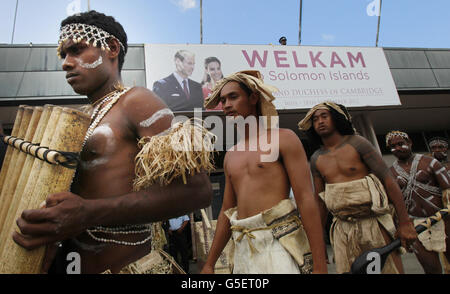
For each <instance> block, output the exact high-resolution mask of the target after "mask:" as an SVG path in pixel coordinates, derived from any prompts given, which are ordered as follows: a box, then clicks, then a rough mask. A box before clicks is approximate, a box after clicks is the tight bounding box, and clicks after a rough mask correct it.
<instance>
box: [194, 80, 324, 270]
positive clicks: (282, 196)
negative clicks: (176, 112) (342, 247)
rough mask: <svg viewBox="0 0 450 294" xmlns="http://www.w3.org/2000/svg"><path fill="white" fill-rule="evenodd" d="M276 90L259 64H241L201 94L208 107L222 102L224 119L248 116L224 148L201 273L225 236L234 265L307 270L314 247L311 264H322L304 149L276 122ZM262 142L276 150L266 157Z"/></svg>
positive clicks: (320, 239) (321, 245) (210, 266)
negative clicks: (220, 188)
mask: <svg viewBox="0 0 450 294" xmlns="http://www.w3.org/2000/svg"><path fill="white" fill-rule="evenodd" d="M275 91H277V90H276V88H274V87H271V86H269V85H266V84H264V83H263V81H262V79H261V75H260V73H259V72H258V71H245V72H238V73H235V74H233V75H231V76H229V77H226V78H224V79H222V80H221V81H220V82H219V83H218V84H216V86H215V87H214V89H213V92H212V94H211V95H210V96H209V97H208V98H207V100H206V101H205V107H206V108H207V109H211V108H214V107H216V106H217V104H218V103H219V102H222V106H223V111H224V113H225V115H226V116H227V122H230V121H235V120H238V121H239V120H241V119H242V120H243V119H245V121H246V122H249V123H248V124H246V125H245V126H237V129H238V130H237V131H238V133H239V134H240V135H241V136H240V140H239V142H238V143H237V144H236V145H235V146H233V147H232V148H231V149H229V150H228V152H227V153H226V155H225V159H224V171H225V192H224V197H223V203H222V208H221V211H220V214H219V217H218V220H217V228H216V233H215V236H214V240H213V243H212V246H211V250H210V252H209V255H208V258H207V260H206V263H205V265H204V267H203V269H202V273H213V272H214V266H215V263H216V261H217V259H218V258H219V256H220V253H221V252H222V250H223V249H224V247H225V245H226V244H227V242H228V240H229V239H230V237H231V238H232V242H233V243H232V244H233V245H234V258H233V259H232V260H231V263H233V265H234V267H233V273H237V274H244V273H250V274H264V273H309V272H310V271H311V269H310V268H311V253H312V259H313V272H314V273H326V272H327V267H326V262H325V245H324V240H323V234H322V230H321V227H320V218H319V214H318V212H319V210H318V205H317V201H316V200H315V199H314V197H313V194H312V184H311V180H310V176H309V168H308V164H307V159H306V154H305V151H304V149H303V145H302V143H301V141H300V140H299V139H298V137H297V135H296V134H295V133H294V132H292V131H291V130H288V129H278V128H277V127H276V123H277V119H278V116H277V111H276V109H275V106H274V105H273V103H272V101H273V100H274V99H275V98H274V96H273V95H272V93H273V92H275ZM265 119H266V120H265ZM252 122H253V124H252ZM252 128H253V129H254V130H257V131H254V132H252V131H251V130H252ZM265 142H268V143H269V145H270V147H271V148H275V149H276V151H277V155H276V156H274V157H273V158H270V159H269V158H266V157H265V156H266V155H267V153H268V152H267V148H265V147H264V148H263V145H264V144H265ZM252 146H253V147H254V148H252ZM271 151H273V150H271ZM291 186H292V189H293V191H294V196H295V203H294V201H291V200H290V199H289V189H290V187H291ZM296 207H298V211H299V212H300V215H301V220H300V218H299V215H298V211H297V208H296ZM303 228H304V229H303Z"/></svg>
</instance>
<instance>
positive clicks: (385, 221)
mask: <svg viewBox="0 0 450 294" xmlns="http://www.w3.org/2000/svg"><path fill="white" fill-rule="evenodd" d="M299 129H300V130H302V131H305V132H306V134H307V136H308V138H309V139H310V141H311V142H312V143H316V144H317V145H320V149H319V150H317V151H316V152H315V153H314V154H313V155H312V156H311V159H310V162H311V163H310V164H311V172H312V175H313V180H314V187H315V194H316V197H317V198H319V199H320V207H321V217H322V224H323V225H325V221H326V217H327V210H328V211H330V212H331V213H332V215H333V217H334V218H333V223H332V225H331V228H330V239H331V245H332V247H333V250H334V259H335V262H336V271H337V272H338V273H344V272H349V271H350V267H351V265H352V263H353V261H354V260H355V259H356V257H358V256H359V255H360V254H361V253H362V252H364V251H366V250H370V249H372V248H376V247H381V246H384V245H386V244H387V243H389V242H390V241H391V240H392V239H393V238H394V236H395V235H398V237H400V238H401V240H402V244H403V246H406V247H407V248H409V246H410V245H411V244H412V242H414V240H415V239H416V237H417V234H416V232H415V230H414V227H413V225H412V222H411V221H410V220H409V218H408V214H407V212H406V208H405V203H404V202H403V201H402V195H401V191H400V189H399V187H398V185H397V183H396V182H395V180H394V178H393V177H392V175H391V174H390V173H389V169H388V167H387V166H386V164H385V163H384V162H383V160H382V158H381V155H379V154H378V153H377V151H376V150H375V148H374V147H373V146H372V145H371V144H370V143H369V141H367V140H366V139H365V138H363V137H361V136H358V135H356V134H355V130H354V128H353V125H352V122H351V117H350V114H349V113H348V111H347V109H346V108H345V107H344V106H343V105H339V104H335V103H333V102H324V103H320V104H318V105H316V106H314V107H313V108H311V109H310V110H309V111H308V113H307V114H306V116H305V118H304V119H303V120H302V121H300V122H299ZM390 203H392V204H393V206H394V208H395V211H396V213H397V215H398V218H399V221H400V224H399V227H398V229H397V231H396V228H395V226H394V222H393V217H392V215H391V209H390V205H389V204H390ZM402 272H403V266H402V263H401V259H400V256H399V254H398V252H395V253H393V254H392V255H391V256H389V258H388V260H387V262H386V265H385V266H384V268H383V271H382V273H402Z"/></svg>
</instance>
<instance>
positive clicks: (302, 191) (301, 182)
mask: <svg viewBox="0 0 450 294" xmlns="http://www.w3.org/2000/svg"><path fill="white" fill-rule="evenodd" d="M279 142H280V154H281V156H282V158H283V164H284V166H285V168H286V171H287V174H288V177H289V182H290V183H291V186H292V190H293V192H294V198H295V201H296V203H297V207H298V210H299V212H300V215H301V219H302V224H303V226H304V228H305V232H306V235H307V237H308V240H309V243H310V247H311V253H312V257H313V267H314V273H327V271H328V270H327V265H326V256H325V251H326V250H325V242H324V239H323V229H322V226H321V224H322V222H321V218H320V210H319V204H318V202H317V199H316V198H315V197H314V195H313V191H312V181H311V174H310V168H309V165H308V159H307V157H306V153H305V150H304V148H303V145H302V143H301V141H300V139H299V138H298V137H297V135H296V134H295V133H294V132H292V131H290V130H280V134H279Z"/></svg>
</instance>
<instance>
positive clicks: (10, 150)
mask: <svg viewBox="0 0 450 294" xmlns="http://www.w3.org/2000/svg"><path fill="white" fill-rule="evenodd" d="M24 108H25V105H20V106H19V108H18V109H17V114H16V119H15V121H14V126H13V129H12V132H11V136H14V137H17V133H18V132H19V128H20V123H21V122H22V117H23V110H24ZM13 151H14V148H12V147H10V146H8V149H7V150H6V154H5V158H4V159H3V166H2V170H1V172H0V195H1V192H2V190H3V183H4V181H5V178H6V173H7V172H8V167H9V162H10V161H11V156H12V153H13ZM0 199H1V198H0Z"/></svg>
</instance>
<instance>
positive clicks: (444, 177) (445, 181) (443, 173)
mask: <svg viewBox="0 0 450 294" xmlns="http://www.w3.org/2000/svg"><path fill="white" fill-rule="evenodd" d="M430 168H431V170H432V173H433V175H434V177H435V179H436V181H437V182H438V184H439V187H440V188H441V190H442V203H443V205H444V207H447V206H448V203H449V202H448V201H449V196H450V176H449V174H448V172H447V169H446V167H445V166H444V165H443V164H442V163H440V162H439V161H438V160H436V159H433V161H431V163H430Z"/></svg>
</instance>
